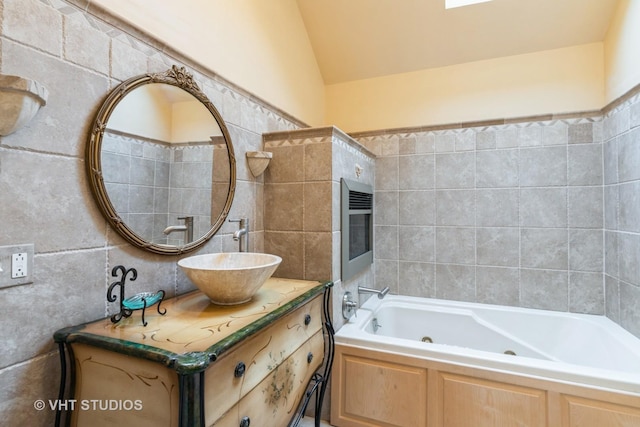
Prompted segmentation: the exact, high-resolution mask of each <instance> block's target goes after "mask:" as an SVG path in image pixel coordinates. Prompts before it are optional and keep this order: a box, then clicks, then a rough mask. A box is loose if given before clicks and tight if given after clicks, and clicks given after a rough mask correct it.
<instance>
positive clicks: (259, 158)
mask: <svg viewBox="0 0 640 427" xmlns="http://www.w3.org/2000/svg"><path fill="white" fill-rule="evenodd" d="M272 157H273V153H271V152H269V151H247V163H249V169H250V170H251V173H252V174H253V176H255V177H256V178H257V177H259V176H260V175H262V173H263V172H264V170H265V169H266V168H267V166H269V162H270V161H271V158H272Z"/></svg>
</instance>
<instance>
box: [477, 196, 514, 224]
mask: <svg viewBox="0 0 640 427" xmlns="http://www.w3.org/2000/svg"><path fill="white" fill-rule="evenodd" d="M475 194H476V226H477V227H517V226H518V222H519V218H518V214H519V205H520V192H519V191H518V190H517V189H478V190H476V192H475Z"/></svg>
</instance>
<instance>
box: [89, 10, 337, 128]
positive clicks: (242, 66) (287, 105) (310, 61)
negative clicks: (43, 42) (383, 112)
mask: <svg viewBox="0 0 640 427" xmlns="http://www.w3.org/2000/svg"><path fill="white" fill-rule="evenodd" d="M93 3H95V4H98V5H100V6H102V7H103V8H105V9H107V10H109V11H110V12H112V13H114V14H116V15H118V16H120V17H122V18H123V19H125V20H126V21H128V22H130V23H132V24H134V25H135V26H137V27H138V28H141V29H142V30H144V31H145V32H147V33H149V34H151V35H153V36H155V37H157V38H159V39H160V40H163V41H164V42H166V43H167V44H168V45H169V46H171V47H173V48H174V49H176V50H178V51H180V52H182V53H183V54H185V55H187V56H189V57H191V58H193V59H194V60H197V61H198V62H199V63H201V64H203V65H204V66H206V67H208V68H210V69H211V70H213V71H215V72H216V73H218V74H219V75H221V76H222V77H224V78H226V79H227V80H229V81H231V82H233V83H234V84H237V85H238V86H240V87H241V88H243V89H245V90H247V91H249V92H251V93H253V94H254V95H257V96H258V97H260V98H262V99H264V100H266V101H268V102H269V103H271V104H273V105H275V106H276V107H278V108H280V109H282V110H284V111H286V112H287V113H289V114H291V115H293V116H294V117H296V118H298V119H300V120H302V121H304V122H306V123H308V124H310V125H312V126H317V125H322V124H323V123H324V110H325V108H324V82H323V80H322V77H321V75H320V71H319V69H318V66H317V63H316V59H315V56H314V55H313V50H312V48H311V44H310V42H309V38H308V36H307V33H306V30H305V27H304V23H303V21H302V17H301V16H300V12H299V10H298V6H297V5H296V2H295V0H269V1H264V0H233V1H224V0H182V1H174V2H168V1H165V2H162V7H154V6H150V3H149V1H148V0H93ZM187 28H188V31H186V30H185V29H187Z"/></svg>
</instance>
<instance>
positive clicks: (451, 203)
mask: <svg viewBox="0 0 640 427" xmlns="http://www.w3.org/2000/svg"><path fill="white" fill-rule="evenodd" d="M475 213H476V208H475V197H474V191H473V190H439V191H436V224H437V225H445V226H455V225H458V226H473V225H475V222H476V221H475Z"/></svg>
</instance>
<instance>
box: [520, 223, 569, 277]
mask: <svg viewBox="0 0 640 427" xmlns="http://www.w3.org/2000/svg"><path fill="white" fill-rule="evenodd" d="M520 239H521V247H522V249H521V251H522V254H521V260H520V263H521V265H522V266H523V267H533V268H553V269H559V270H566V269H567V268H568V263H569V260H568V258H569V255H568V254H569V247H568V240H567V239H568V236H567V230H566V229H563V228H523V229H521V231H520Z"/></svg>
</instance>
